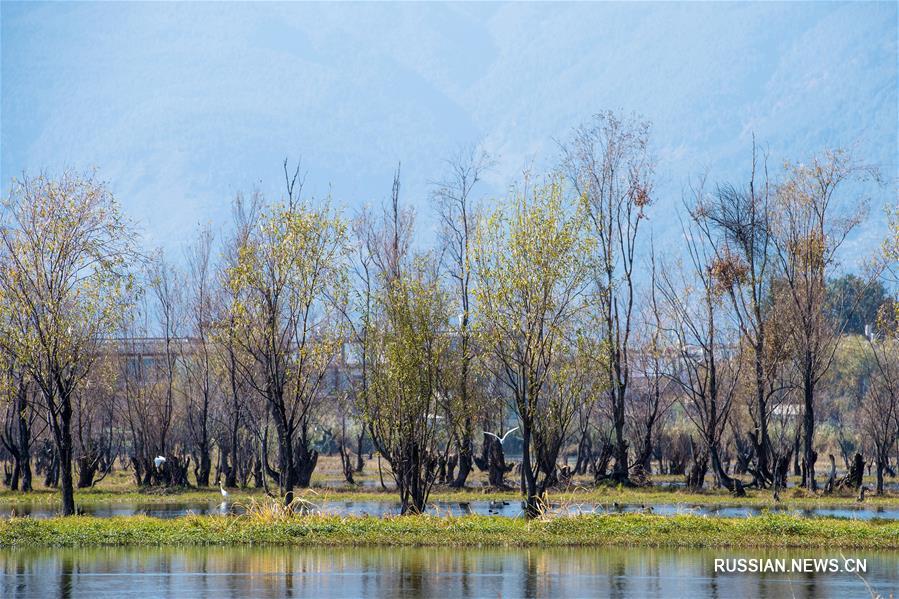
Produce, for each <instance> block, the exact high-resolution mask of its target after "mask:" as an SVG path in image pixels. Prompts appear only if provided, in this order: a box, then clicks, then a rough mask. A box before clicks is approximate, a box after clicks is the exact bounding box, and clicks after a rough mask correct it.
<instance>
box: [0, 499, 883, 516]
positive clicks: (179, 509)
mask: <svg viewBox="0 0 899 599" xmlns="http://www.w3.org/2000/svg"><path fill="white" fill-rule="evenodd" d="M552 509H553V511H555V512H557V513H563V514H576V513H582V512H597V513H602V512H642V511H644V507H643V506H641V505H639V504H625V505H617V504H613V503H609V504H603V505H599V504H590V503H584V504H577V505H569V506H564V507H563V506H559V505H556V506H552ZM768 509H770V510H771V511H774V512H778V513H789V514H795V515H797V516H803V517H819V516H827V517H832V518H851V519H857V520H872V519H875V518H876V519H882V520H899V507H870V506H867V507H866V506H859V507H858V508H854V507H840V508H810V509H793V508H786V507H784V508H778V507H773V508H768ZM79 510H80V511H82V512H83V513H84V514H87V515H91V516H99V517H101V518H108V517H111V516H133V515H136V514H144V515H147V516H153V517H156V518H179V517H181V516H186V515H188V514H198V515H208V514H212V515H215V514H240V513H241V512H242V511H243V510H242V508H241V507H240V504H239V503H224V504H223V503H221V502H220V501H208V502H180V503H165V504H160V503H103V504H95V505H86V506H79ZM311 510H312V511H314V512H318V513H323V514H335V515H341V516H349V515H355V516H358V515H371V516H384V515H387V514H398V513H400V504H399V502H397V501H392V500H382V501H355V500H348V501H326V502H321V503H317V504H315V505H314V506H313V507H312V508H311ZM763 511H764V510H763V509H761V508H755V507H745V506H729V505H726V504H722V505H690V504H687V503H667V504H659V505H653V506H652V512H653V513H655V514H660V515H663V516H672V515H676V514H696V515H701V516H722V517H728V518H744V517H749V516H758V515H759V514H761V513H762V512H763ZM429 512H430V513H436V514H453V515H456V516H460V515H463V514H481V515H498V516H506V517H520V516H523V510H522V508H521V504H520V502H518V501H508V502H490V501H470V502H464V503H459V502H433V503H432V504H431V508H430V509H429ZM13 515H16V516H31V517H32V518H50V517H53V516H57V515H59V506H57V505H55V504H50V505H48V504H45V503H44V504H42V503H36V504H28V503H24V504H19V505H16V506H9V505H6V506H2V507H0V518H8V517H10V516H13Z"/></svg>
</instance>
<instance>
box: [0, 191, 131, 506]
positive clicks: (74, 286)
mask: <svg viewBox="0 0 899 599" xmlns="http://www.w3.org/2000/svg"><path fill="white" fill-rule="evenodd" d="M3 208H4V211H3V220H2V224H0V251H2V256H0V259H2V268H0V305H2V306H3V307H4V309H6V310H7V311H8V315H9V322H10V326H9V327H8V328H7V330H6V331H4V334H3V338H4V344H5V345H6V349H7V350H8V351H10V352H11V353H12V354H13V355H15V356H17V357H18V360H19V361H20V363H21V364H22V365H23V367H24V368H25V369H26V371H27V373H28V375H29V376H30V377H31V378H32V379H33V380H34V382H35V384H36V385H37V387H38V389H39V398H40V401H41V403H42V406H43V408H44V409H45V410H46V413H47V420H48V422H49V424H50V429H51V431H52V435H53V441H54V443H55V446H56V449H57V451H58V452H59V458H60V466H61V479H62V512H63V514H64V515H72V514H74V513H75V498H74V493H73V484H72V454H73V444H72V431H71V424H72V414H73V400H74V396H75V393H76V392H77V390H78V388H79V386H80V385H81V384H82V383H83V381H84V380H85V378H86V377H87V375H88V374H89V373H90V371H91V368H92V366H93V363H94V360H95V359H96V357H97V355H98V344H99V343H100V341H101V339H102V338H104V337H105V336H107V335H109V334H110V333H112V332H113V331H115V330H116V329H117V328H118V324H119V322H120V319H121V315H122V312H123V309H124V308H125V306H126V303H127V299H128V297H129V291H130V289H131V286H132V276H131V275H130V273H129V272H128V265H129V263H130V262H131V260H132V258H133V257H134V255H135V252H134V249H133V247H132V240H133V238H134V235H133V233H132V231H131V227H130V225H129V224H128V222H127V221H126V220H125V219H124V217H122V215H121V214H120V212H119V208H118V205H117V203H116V201H115V199H114V198H113V196H112V193H111V192H110V191H109V189H108V188H107V187H106V185H105V184H103V183H102V182H99V181H96V180H95V179H94V178H93V177H91V176H80V175H77V174H74V173H65V174H63V175H62V176H60V177H59V178H50V177H49V176H46V175H40V176H37V177H24V178H23V179H21V180H17V181H15V182H14V185H13V188H12V190H11V193H10V195H9V198H8V199H7V200H6V201H5V203H4V206H3Z"/></svg>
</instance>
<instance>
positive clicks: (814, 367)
mask: <svg viewBox="0 0 899 599" xmlns="http://www.w3.org/2000/svg"><path fill="white" fill-rule="evenodd" d="M871 174H872V171H871V170H870V169H867V168H862V167H860V166H859V165H857V164H855V163H854V162H853V161H852V159H851V157H850V156H849V155H848V154H846V153H845V152H843V151H831V152H825V153H824V154H823V155H822V156H820V157H815V158H813V159H812V160H811V162H810V163H809V164H807V165H804V164H799V165H792V166H790V167H789V169H788V173H787V177H786V179H785V181H784V182H783V183H782V184H781V185H780V186H779V187H778V189H777V194H776V208H777V214H778V218H777V220H776V222H775V223H773V227H772V233H773V235H772V241H773V247H774V251H775V255H776V259H777V264H778V266H779V272H778V275H779V277H778V281H779V282H780V284H779V286H778V289H776V290H775V294H776V295H777V299H778V301H781V302H784V306H785V309H786V317H785V318H786V320H788V324H787V326H788V330H789V331H790V334H791V339H790V346H791V349H792V352H791V359H792V361H793V365H794V368H795V370H796V372H797V376H798V378H799V381H800V384H799V386H800V388H801V390H802V404H803V436H802V468H803V486H805V487H807V488H808V489H809V490H815V489H816V487H817V484H816V482H815V462H816V461H817V457H818V454H817V452H816V451H815V448H814V447H815V446H814V435H815V400H816V391H817V386H818V383H819V382H820V381H821V378H822V377H823V376H824V375H825V373H826V372H827V370H828V369H829V368H830V365H831V363H832V361H833V356H834V352H835V351H836V347H837V342H838V340H839V337H840V333H841V332H842V328H843V324H844V323H834V322H831V321H830V319H829V318H828V315H827V312H826V311H825V309H824V307H825V301H826V292H827V280H828V278H829V275H830V273H831V272H833V270H834V269H835V268H836V266H837V251H838V250H839V248H840V246H841V245H842V244H843V241H844V240H845V239H846V236H847V235H848V234H849V233H850V232H851V231H852V230H853V229H854V228H855V226H856V225H858V223H859V222H861V220H862V218H863V216H864V214H865V207H866V204H865V202H864V201H861V200H860V199H859V198H853V199H852V200H850V201H841V191H842V187H843V185H844V184H845V183H847V182H849V181H851V180H853V179H859V178H864V177H867V176H869V175H871Z"/></svg>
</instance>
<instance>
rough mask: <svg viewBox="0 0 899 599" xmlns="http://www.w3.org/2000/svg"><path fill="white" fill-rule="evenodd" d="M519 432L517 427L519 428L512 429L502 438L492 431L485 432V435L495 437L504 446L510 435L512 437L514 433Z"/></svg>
mask: <svg viewBox="0 0 899 599" xmlns="http://www.w3.org/2000/svg"><path fill="white" fill-rule="evenodd" d="M517 430H518V427H517V426H516V427H515V428H510V429H509V430H507V431H506V434H505V435H503V436H502V437H500V436H499V435H497V434H494V433H491V432H490V431H484V434H485V435H490V436H491V437H495V438H496V439H498V440H499V444H500V445H502V444H503V442H504V441H505V440H506V437H508V436H509V435H511V434H512V433H514V432H515V431H517Z"/></svg>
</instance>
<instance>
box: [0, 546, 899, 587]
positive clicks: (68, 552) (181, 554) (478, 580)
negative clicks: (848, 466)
mask: <svg viewBox="0 0 899 599" xmlns="http://www.w3.org/2000/svg"><path fill="white" fill-rule="evenodd" d="M844 553H845V554H846V557H853V558H860V559H861V558H864V559H866V560H867V568H868V572H867V574H866V575H865V576H866V579H867V582H868V584H870V585H871V588H872V590H873V591H875V592H877V593H880V594H882V595H884V596H889V594H890V593H895V592H896V590H897V589H899V552H890V553H878V552H871V551H865V552H844ZM716 557H761V558H788V560H789V558H793V557H814V558H821V557H839V553H837V554H835V555H832V556H831V555H830V554H829V553H827V552H821V551H818V552H813V553H812V552H795V551H787V550H784V551H770V552H753V551H744V550H739V551H730V550H715V551H707V550H672V549H647V548H640V549H621V548H602V549H585V548H576V549H574V548H573V549H567V548H566V549H531V550H515V549H491V550H484V549H424V548H351V549H329V548H259V547H257V548H221V547H211V548H166V549H155V548H154V549H139V548H135V549H121V548H99V549H53V550H0V597H14V598H36V597H91V598H101V597H123V598H125V597H199V598H207V597H210V598H212V597H214V598H221V597H362V596H364V597H553V598H563V597H565V598H569V597H680V598H683V599H694V598H705V597H721V598H728V599H729V598H737V597H759V598H763V599H764V598H773V597H797V598H806V597H808V598H811V597H816V598H818V597H834V598H841V599H842V598H846V597H870V596H871V594H870V592H869V591H868V590H867V589H866V587H865V583H864V582H862V580H861V579H859V578H858V576H856V575H855V574H849V573H839V574H792V573H790V574H783V573H780V574H722V573H719V574H716V573H715V572H714V559H715V558H716Z"/></svg>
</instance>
